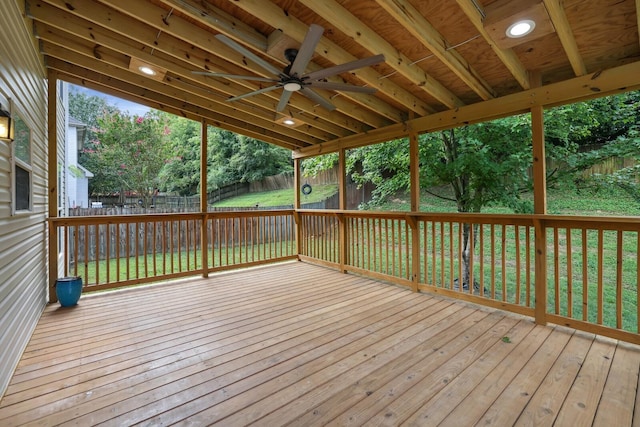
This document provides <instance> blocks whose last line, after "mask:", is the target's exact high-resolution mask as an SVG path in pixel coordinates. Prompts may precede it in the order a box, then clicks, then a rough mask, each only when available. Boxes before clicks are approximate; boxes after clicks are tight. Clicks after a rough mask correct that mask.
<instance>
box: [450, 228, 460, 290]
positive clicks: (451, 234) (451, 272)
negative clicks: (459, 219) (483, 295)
mask: <svg viewBox="0 0 640 427" xmlns="http://www.w3.org/2000/svg"><path fill="white" fill-rule="evenodd" d="M448 224H449V289H453V278H454V275H455V273H454V271H455V263H454V261H453V260H454V259H455V258H453V249H454V246H455V245H454V243H453V222H452V221H450V222H449V223H448ZM460 286H462V285H461V284H460Z"/></svg>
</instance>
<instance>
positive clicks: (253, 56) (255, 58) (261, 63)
mask: <svg viewBox="0 0 640 427" xmlns="http://www.w3.org/2000/svg"><path fill="white" fill-rule="evenodd" d="M215 37H216V38H217V39H218V40H220V41H221V42H222V43H224V44H226V45H227V46H229V47H230V48H231V49H234V50H235V51H237V52H239V53H241V54H242V55H244V56H246V57H247V58H249V59H250V60H252V61H253V62H255V63H256V64H258V65H259V66H261V67H262V68H264V69H265V70H267V71H268V72H270V73H271V74H275V75H276V76H281V75H283V74H282V71H280V70H278V69H277V68H276V67H274V66H273V65H271V64H269V63H268V62H267V61H265V60H264V59H262V58H260V57H259V56H258V55H256V54H254V53H252V52H251V51H249V50H248V49H246V48H244V47H243V46H241V45H239V44H238V43H236V42H235V41H233V40H231V39H230V38H229V37H227V36H225V35H224V34H216V36H215Z"/></svg>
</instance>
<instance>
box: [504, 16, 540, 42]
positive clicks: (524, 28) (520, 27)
mask: <svg viewBox="0 0 640 427" xmlns="http://www.w3.org/2000/svg"><path fill="white" fill-rule="evenodd" d="M535 28H536V23H535V21H533V20H531V19H522V20H520V21H516V22H514V23H513V24H511V25H509V27H508V28H507V31H506V34H507V37H511V38H512V39H517V38H520V37H524V36H526V35H529V34H531V32H532V31H533V30H535Z"/></svg>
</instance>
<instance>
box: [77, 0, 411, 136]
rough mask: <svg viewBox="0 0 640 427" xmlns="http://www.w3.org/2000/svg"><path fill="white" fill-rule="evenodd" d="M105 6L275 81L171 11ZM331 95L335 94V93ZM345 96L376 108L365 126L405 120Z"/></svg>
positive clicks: (126, 3)
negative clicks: (380, 120)
mask: <svg viewBox="0 0 640 427" xmlns="http://www.w3.org/2000/svg"><path fill="white" fill-rule="evenodd" d="M85 1H86V0H85ZM101 2H102V3H105V4H107V5H108V6H110V7H111V8H113V9H115V10H117V11H119V12H121V13H123V14H126V15H128V16H131V17H135V18H136V19H139V20H141V21H142V22H144V23H146V24H147V25H150V26H152V27H154V28H156V29H158V30H159V31H162V32H166V33H168V34H172V35H174V36H175V37H178V38H181V39H184V40H187V41H188V42H189V43H191V44H193V45H195V46H198V47H200V48H202V49H204V50H209V51H211V52H215V54H216V55H218V56H221V57H223V58H224V59H226V60H227V61H229V62H231V63H233V64H235V65H237V66H239V67H243V68H244V69H246V70H248V71H250V72H251V73H255V74H259V75H261V76H264V77H274V76H273V75H271V74H268V73H266V72H265V71H264V70H263V69H262V67H259V66H257V65H251V64H247V59H246V58H245V57H244V56H242V55H241V54H239V53H238V52H236V51H235V50H233V49H230V48H229V47H228V46H226V45H224V44H223V43H221V42H220V41H219V40H218V39H216V38H215V37H213V34H212V33H210V32H208V31H206V30H204V29H201V28H199V27H197V26H194V25H193V24H192V23H191V22H188V21H186V20H184V19H182V18H181V17H179V16H177V15H171V16H170V17H169V18H168V19H167V18H166V15H168V13H169V11H167V10H164V9H162V8H160V7H157V6H152V5H149V4H143V3H141V2H132V1H130V0H101ZM165 20H166V22H165ZM206 38H209V39H213V40H206ZM265 39H266V38H265ZM203 40H206V43H203ZM217 45H224V46H225V49H218V48H217ZM229 50H230V51H231V54H223V52H226V51H229ZM318 92H319V93H323V91H318ZM327 93H328V92H327ZM331 93H332V94H333V92H331ZM271 96H274V95H273V94H272V95H271ZM343 96H344V97H349V98H350V99H352V100H355V99H356V98H357V99H358V103H359V104H360V105H362V106H364V107H366V106H369V105H372V104H373V105H375V107H376V108H375V109H373V110H372V111H370V112H368V114H369V116H370V117H369V118H368V119H367V120H366V121H365V123H368V124H370V125H372V126H374V127H377V126H378V125H376V124H375V121H376V120H379V119H380V117H379V116H380V115H383V116H385V117H388V118H391V120H393V121H397V120H398V119H399V118H400V116H401V114H400V112H399V111H398V110H396V109H395V108H393V107H391V106H390V105H388V104H386V103H384V102H382V100H380V99H378V98H376V97H374V96H371V95H364V94H356V93H353V94H351V93H350V94H349V95H347V94H346V93H345V94H343ZM325 97H329V96H325ZM302 101H307V98H306V97H304V96H302V95H299V96H298V94H295V95H294V96H293V97H292V100H291V102H290V104H289V105H291V106H293V107H296V106H297V104H298V103H300V102H302ZM311 104H312V105H315V104H314V103H313V102H311ZM333 104H334V105H335V106H336V108H337V110H338V111H340V112H342V113H346V112H349V111H352V112H353V111H355V112H360V113H361V114H364V110H362V109H360V110H357V109H353V108H351V106H352V103H351V102H348V101H346V100H344V99H340V98H339V97H338V98H336V99H335V102H333ZM274 111H275V108H274ZM324 111H325V112H326V113H327V114H330V113H331V112H329V111H326V110H324Z"/></svg>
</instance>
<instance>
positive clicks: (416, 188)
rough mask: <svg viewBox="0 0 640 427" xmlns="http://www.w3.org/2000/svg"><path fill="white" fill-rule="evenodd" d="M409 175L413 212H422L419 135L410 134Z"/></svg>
mask: <svg viewBox="0 0 640 427" xmlns="http://www.w3.org/2000/svg"><path fill="white" fill-rule="evenodd" d="M409 173H410V174H411V176H410V179H411V212H418V211H419V210H420V158H419V153H418V134H417V133H416V132H413V131H411V132H410V133H409Z"/></svg>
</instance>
